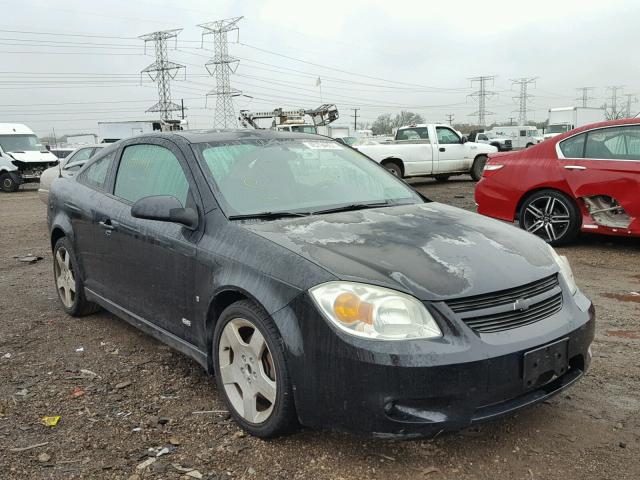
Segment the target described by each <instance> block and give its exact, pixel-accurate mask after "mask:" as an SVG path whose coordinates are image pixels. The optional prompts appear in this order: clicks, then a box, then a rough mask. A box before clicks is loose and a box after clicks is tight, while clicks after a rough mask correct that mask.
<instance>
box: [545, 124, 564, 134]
mask: <svg viewBox="0 0 640 480" xmlns="http://www.w3.org/2000/svg"><path fill="white" fill-rule="evenodd" d="M568 131H569V125H549V127H548V128H547V133H564V132H568Z"/></svg>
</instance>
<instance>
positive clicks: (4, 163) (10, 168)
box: [0, 155, 18, 173]
mask: <svg viewBox="0 0 640 480" xmlns="http://www.w3.org/2000/svg"><path fill="white" fill-rule="evenodd" d="M17 171H18V167H16V166H15V165H14V164H13V163H12V162H11V159H9V158H7V157H5V156H4V155H0V173H2V172H17Z"/></svg>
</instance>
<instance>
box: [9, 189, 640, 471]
mask: <svg viewBox="0 0 640 480" xmlns="http://www.w3.org/2000/svg"><path fill="white" fill-rule="evenodd" d="M412 183H413V184H414V186H415V187H416V188H418V189H420V190H421V191H422V192H423V193H425V194H426V195H428V196H430V197H431V198H433V199H435V200H438V201H442V202H446V203H450V204H453V205H457V206H460V207H463V208H467V209H473V185H474V184H473V183H472V182H470V181H467V180H460V181H450V182H448V183H446V184H436V183H435V182H433V181H431V180H413V181H412ZM0 219H2V224H1V226H0V478H2V479H5V478H20V479H32V478H118V479H127V478H131V479H135V478H169V479H170V478H180V476H183V475H185V473H187V472H189V469H195V470H193V471H191V472H189V475H191V476H190V477H185V478H200V477H199V476H198V474H201V475H202V478H215V479H221V478H238V479H240V478H247V479H250V478H256V479H258V478H260V479H261V478H269V479H276V478H277V479H282V480H284V479H341V478H342V479H360V478H362V479H365V478H366V479H370V478H379V479H396V478H397V479H425V478H428V479H429V480H431V479H434V480H439V479H492V480H493V479H523V480H533V479H555V478H559V479H564V480H573V479H585V478H586V479H592V478H593V479H596V478H597V479H612V480H614V479H615V480H622V479H638V478H640V415H639V414H640V324H639V322H640V318H639V317H640V315H639V313H640V296H637V294H634V292H639V291H640V268H639V267H640V241H638V240H630V239H615V238H604V237H589V238H583V239H582V240H580V242H579V243H577V244H576V245H573V246H571V247H567V248H563V249H562V253H563V254H566V255H567V256H568V257H569V259H570V260H571V263H572V265H573V268H574V272H575V274H576V277H577V280H578V283H579V285H580V286H581V288H582V289H583V290H584V291H585V292H586V293H587V294H588V295H589V296H590V297H591V298H592V300H593V302H594V303H595V305H596V308H597V313H598V326H597V332H596V340H595V344H594V346H593V350H594V361H593V365H592V368H591V370H590V371H589V373H588V375H587V376H586V377H585V378H583V380H582V381H581V382H579V384H578V385H577V386H575V387H574V388H572V389H571V390H569V391H568V392H567V393H566V394H563V395H560V396H557V397H555V398H554V399H553V400H551V401H549V402H545V403H543V404H541V405H539V406H537V407H533V408H530V409H528V410H525V411H523V412H522V413H520V414H518V415H516V416H513V417H510V418H506V419H504V420H500V421H496V422H493V423H490V424H485V425H482V426H481V427H479V428H474V429H470V430H466V431H463V432H460V433H458V434H450V435H445V436H442V437H440V438H437V439H435V440H429V441H427V440H420V441H407V442H390V441H382V440H371V439H363V438H359V437H354V436H351V435H348V434H342V433H334V432H318V431H302V432H300V433H297V434H294V435H292V436H289V437H286V438H282V439H277V440H272V441H262V440H258V439H255V438H249V437H246V436H244V435H243V434H242V433H241V432H239V430H238V428H237V427H236V426H235V424H234V423H233V422H231V421H230V420H229V419H228V416H227V414H225V412H224V406H223V404H222V401H221V400H220V395H219V394H218V392H217V391H216V388H215V386H214V384H213V382H212V380H211V379H210V378H209V377H208V376H207V375H206V374H205V373H204V372H203V371H202V369H201V368H200V367H199V366H198V365H197V364H196V363H195V362H193V361H191V360H190V359H188V358H186V357H184V356H182V355H181V354H178V353H175V352H173V351H171V350H169V349H168V348H166V347H164V346H163V345H161V344H160V343H158V342H156V341H154V340H152V339H150V338H148V337H146V336H145V335H143V334H141V333H139V332H138V331H136V330H135V329H133V328H132V327H130V326H129V325H128V324H126V323H125V322H123V321H121V320H119V319H117V318H115V317H113V316H112V315H110V314H108V313H104V312H103V313H99V314H97V315H94V316H91V317H87V318H84V319H74V318H70V317H68V316H66V315H65V314H64V313H62V309H61V308H60V307H59V305H58V300H57V298H56V292H55V290H54V287H53V281H52V267H51V252H50V248H49V241H48V237H47V226H46V216H45V206H44V205H43V204H42V203H41V202H40V201H39V200H38V198H37V194H36V192H35V190H34V189H33V188H30V189H27V190H24V191H20V192H19V193H15V194H0ZM27 253H32V254H34V255H39V256H42V257H44V259H43V260H42V261H39V262H36V263H34V264H26V263H21V262H19V261H18V260H17V259H16V258H14V256H15V255H21V254H27ZM203 412H204V413H203ZM58 415H59V416H61V419H60V421H59V423H58V424H57V426H55V427H48V426H44V425H43V424H42V423H41V419H42V417H44V416H58ZM34 445H35V447H34V448H30V449H25V450H22V451H15V449H24V448H25V447H30V446H31V447H33V446H34ZM38 445H39V446H38ZM164 447H168V451H169V453H167V454H165V455H162V456H160V457H157V459H156V461H155V462H153V463H151V464H150V465H149V466H147V467H143V466H142V465H141V464H143V463H144V462H146V463H149V462H152V461H153V460H151V457H150V456H149V454H150V452H149V449H155V448H160V449H161V448H164ZM154 455H155V454H154ZM176 467H179V468H180V469H182V471H180V470H179V469H178V468H176ZM196 472H197V473H196Z"/></svg>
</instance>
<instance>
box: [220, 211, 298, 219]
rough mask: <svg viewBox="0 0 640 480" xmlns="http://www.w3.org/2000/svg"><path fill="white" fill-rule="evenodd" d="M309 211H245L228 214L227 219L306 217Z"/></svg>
mask: <svg viewBox="0 0 640 480" xmlns="http://www.w3.org/2000/svg"><path fill="white" fill-rule="evenodd" d="M307 215H309V213H305V212H259V213H246V214H242V215H229V220H245V219H248V218H264V219H274V218H282V217H306V216H307Z"/></svg>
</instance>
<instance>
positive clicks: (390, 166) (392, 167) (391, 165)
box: [382, 161, 403, 178]
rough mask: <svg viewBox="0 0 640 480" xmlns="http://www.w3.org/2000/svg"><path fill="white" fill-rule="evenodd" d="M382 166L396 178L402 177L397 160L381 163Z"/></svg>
mask: <svg viewBox="0 0 640 480" xmlns="http://www.w3.org/2000/svg"><path fill="white" fill-rule="evenodd" d="M382 166H383V167H384V168H386V169H387V170H388V171H389V172H390V173H391V174H393V175H395V176H396V177H398V178H402V177H403V174H402V167H401V166H400V164H399V163H398V162H395V161H388V162H384V163H383V164H382Z"/></svg>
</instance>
